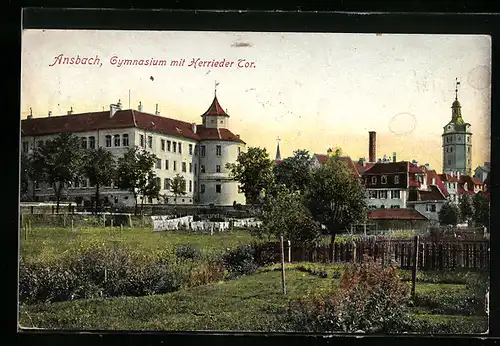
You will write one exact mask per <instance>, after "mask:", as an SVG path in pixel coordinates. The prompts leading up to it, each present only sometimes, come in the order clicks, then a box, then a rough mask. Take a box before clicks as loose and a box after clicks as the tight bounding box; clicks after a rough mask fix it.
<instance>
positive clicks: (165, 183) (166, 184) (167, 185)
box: [163, 178, 170, 190]
mask: <svg viewBox="0 0 500 346" xmlns="http://www.w3.org/2000/svg"><path fill="white" fill-rule="evenodd" d="M169 189H170V179H168V178H165V179H163V190H169Z"/></svg>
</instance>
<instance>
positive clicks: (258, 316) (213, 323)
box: [20, 264, 487, 333]
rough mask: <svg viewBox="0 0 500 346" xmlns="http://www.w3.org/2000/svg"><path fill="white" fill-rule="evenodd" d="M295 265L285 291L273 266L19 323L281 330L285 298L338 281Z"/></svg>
mask: <svg viewBox="0 0 500 346" xmlns="http://www.w3.org/2000/svg"><path fill="white" fill-rule="evenodd" d="M299 266H302V265H301V264H300V265H292V266H290V267H289V269H288V270H287V272H286V278H287V294H286V295H283V294H282V292H281V273H280V271H279V270H274V269H277V268H276V266H275V267H270V268H265V269H261V270H260V271H259V272H257V273H256V274H254V275H250V276H244V277H241V278H239V279H236V280H232V281H228V282H223V283H215V284H211V285H206V286H201V287H196V288H193V289H187V290H183V291H178V292H174V293H169V294H163V295H155V296H145V297H137V298H132V297H121V298H116V299H108V300H82V301H74V302H62V303H52V304H39V305H31V306H22V307H21V310H20V323H21V325H22V326H23V327H26V328H30V327H37V328H57V329H62V328H64V329H105V330H107V329H110V330H118V329H122V330H218V331H269V332H273V331H280V329H282V328H283V327H282V325H280V323H279V317H280V313H282V312H283V308H284V307H285V306H286V305H287V303H288V301H289V300H290V299H295V298H298V297H300V296H305V295H308V294H309V293H312V292H317V291H320V290H323V289H326V288H328V287H331V286H332V285H333V286H335V285H336V284H337V283H338V279H334V278H333V279H332V278H331V277H330V276H329V277H327V278H320V277H319V276H317V275H311V274H310V273H307V272H305V271H302V270H298V269H299V268H298V267H299ZM338 269H339V267H338V266H336V267H333V268H332V267H330V270H333V271H335V270H338ZM435 290H441V291H449V292H454V295H453V298H451V300H452V301H453V302H455V303H457V304H458V303H459V302H460V301H462V300H464V299H466V296H467V290H466V288H465V285H452V284H426V283H423V284H419V285H417V295H425V294H426V293H428V292H431V291H435ZM437 304H438V306H439V302H437ZM413 309H414V313H415V314H414V317H417V318H420V319H421V320H423V321H427V322H431V323H432V324H433V325H434V326H435V325H448V326H449V325H462V326H463V327H462V329H460V331H461V332H463V333H468V332H470V333H472V332H476V333H477V332H484V331H485V330H486V329H487V318H486V317H477V316H471V317H465V316H458V315H441V314H429V313H428V312H426V311H425V309H420V308H419V307H414V308H413ZM280 326H281V327H280Z"/></svg>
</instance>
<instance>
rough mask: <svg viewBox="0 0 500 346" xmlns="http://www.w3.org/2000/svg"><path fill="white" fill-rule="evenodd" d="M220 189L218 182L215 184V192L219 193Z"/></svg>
mask: <svg viewBox="0 0 500 346" xmlns="http://www.w3.org/2000/svg"><path fill="white" fill-rule="evenodd" d="M220 191H221V185H220V184H217V185H215V192H217V193H220Z"/></svg>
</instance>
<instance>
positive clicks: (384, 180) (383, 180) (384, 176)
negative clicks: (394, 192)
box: [381, 175, 387, 184]
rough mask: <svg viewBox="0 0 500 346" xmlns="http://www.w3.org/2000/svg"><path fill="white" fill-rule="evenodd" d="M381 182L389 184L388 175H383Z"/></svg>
mask: <svg viewBox="0 0 500 346" xmlns="http://www.w3.org/2000/svg"><path fill="white" fill-rule="evenodd" d="M381 182H382V184H387V176H386V175H383V176H382V178H381Z"/></svg>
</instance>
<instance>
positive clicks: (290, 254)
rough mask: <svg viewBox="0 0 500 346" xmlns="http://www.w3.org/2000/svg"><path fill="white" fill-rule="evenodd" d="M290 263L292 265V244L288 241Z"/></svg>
mask: <svg viewBox="0 0 500 346" xmlns="http://www.w3.org/2000/svg"><path fill="white" fill-rule="evenodd" d="M288 263H292V242H291V241H290V240H289V241H288Z"/></svg>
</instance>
